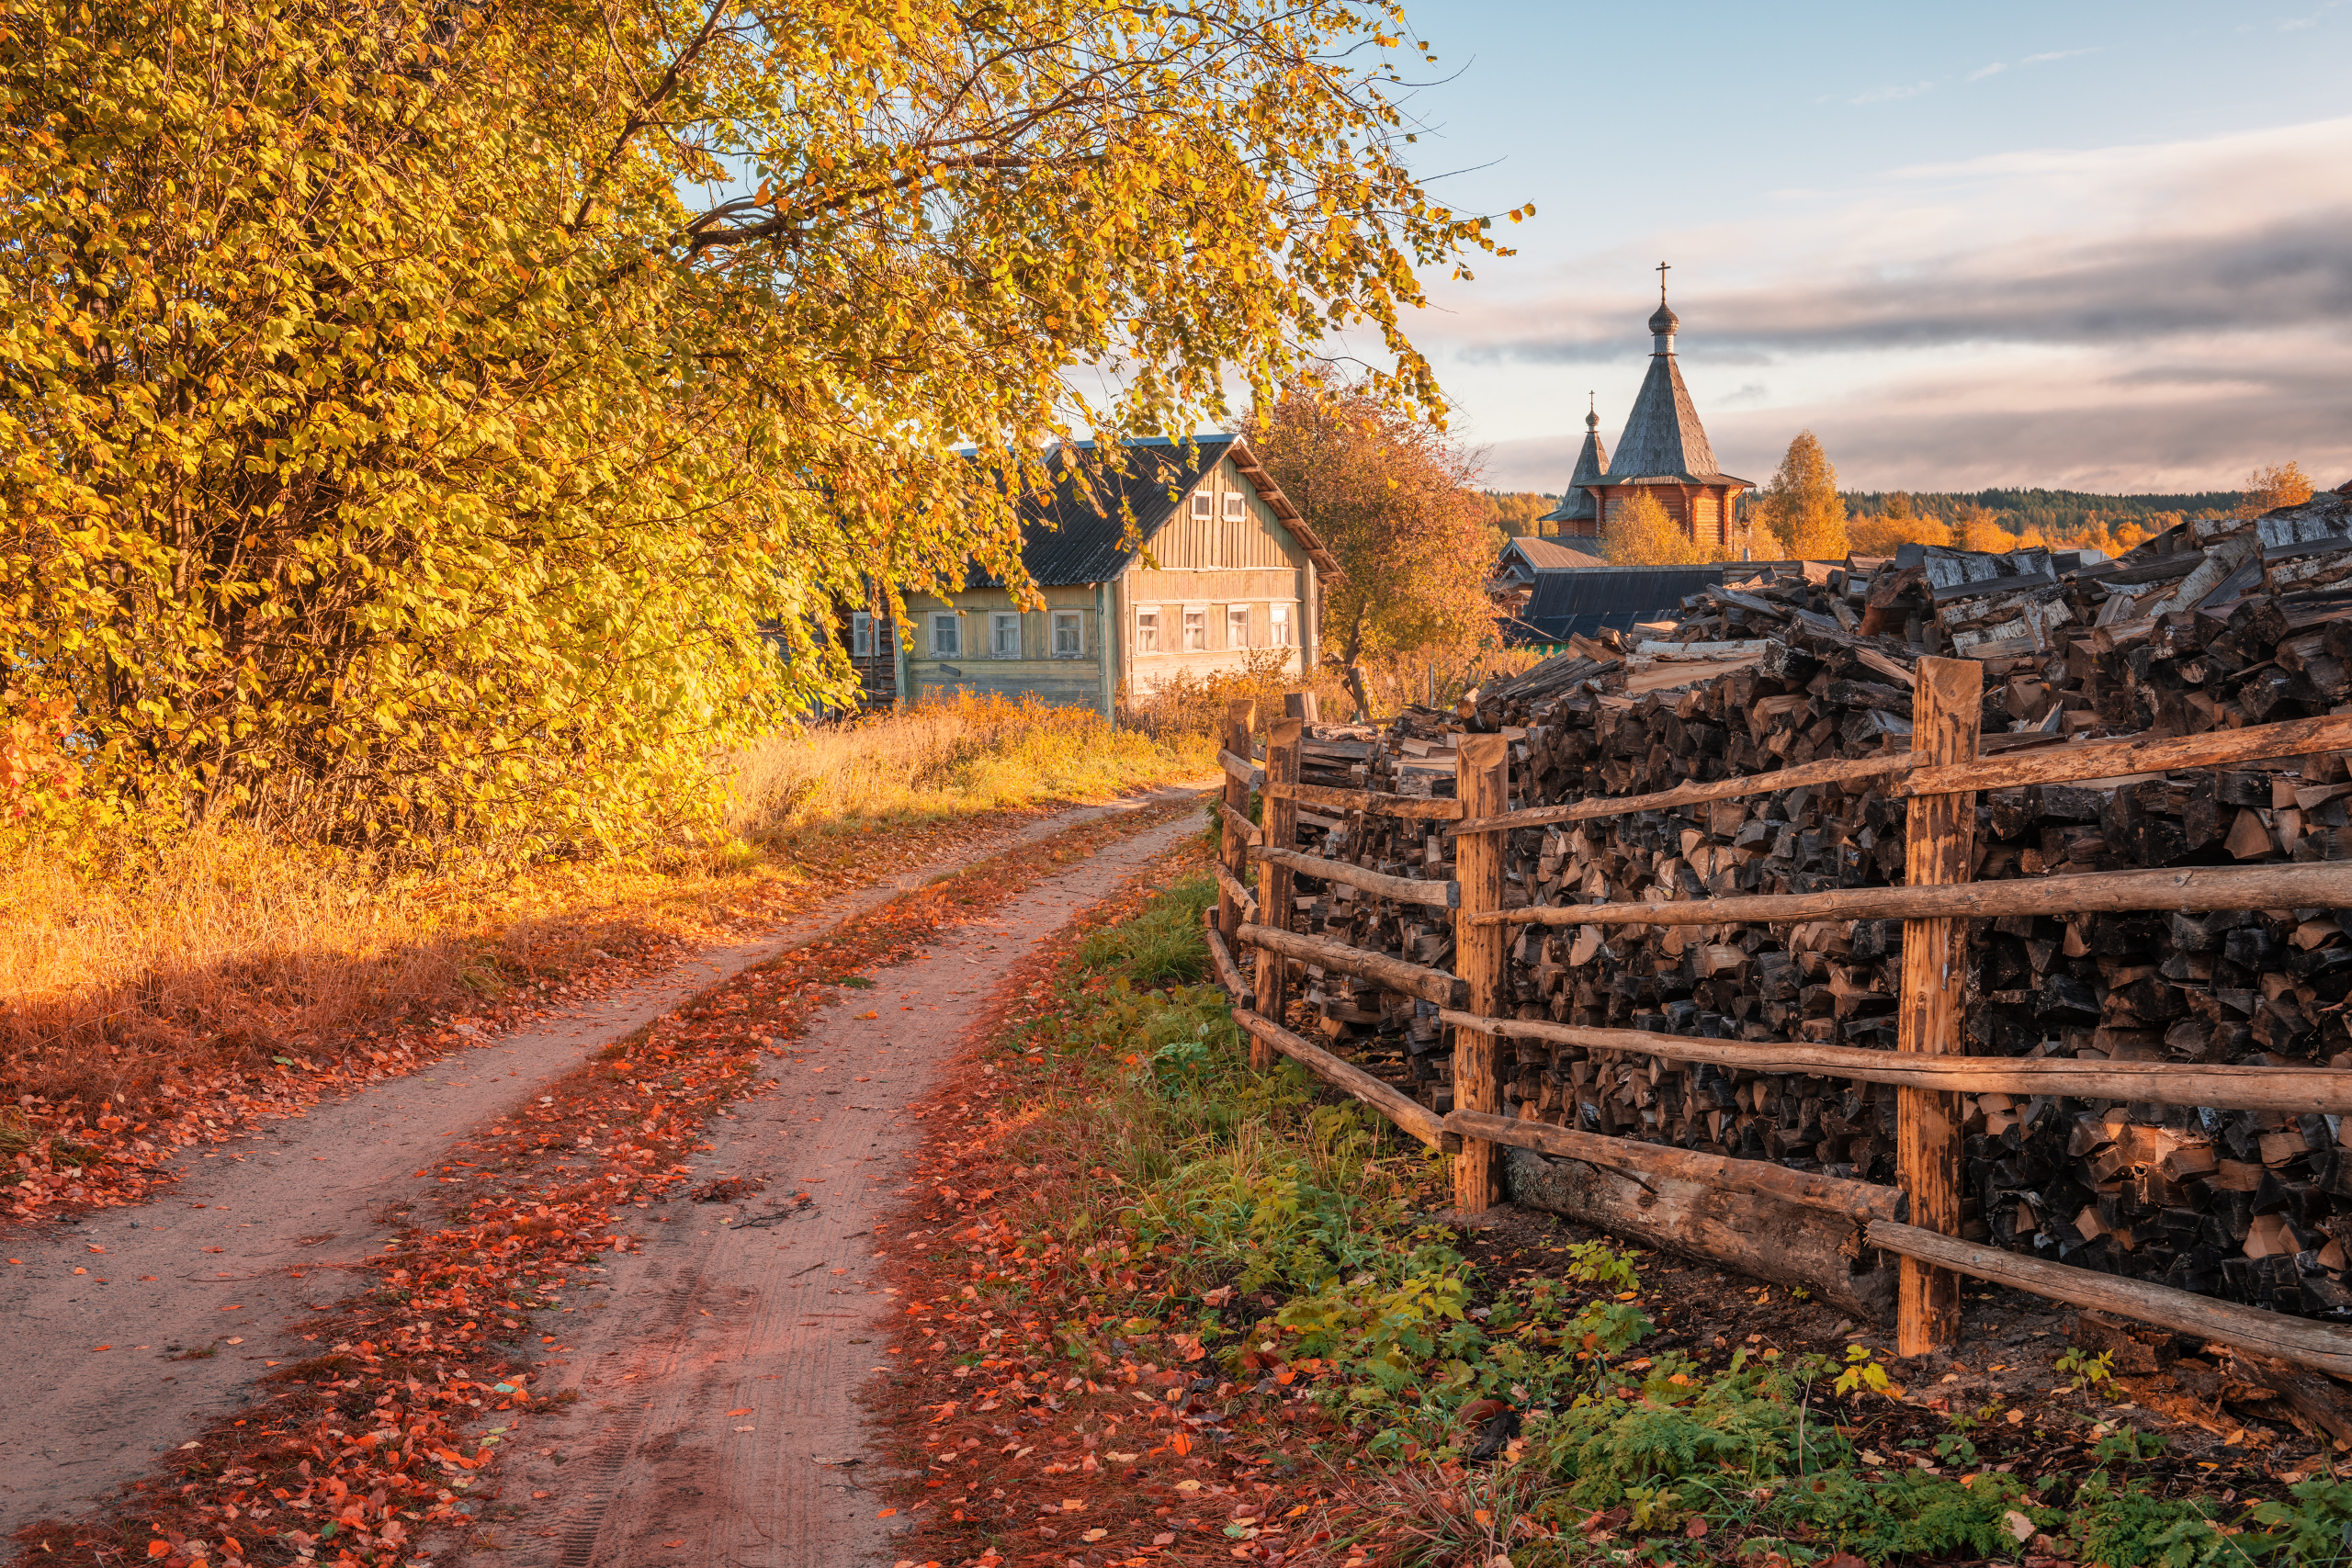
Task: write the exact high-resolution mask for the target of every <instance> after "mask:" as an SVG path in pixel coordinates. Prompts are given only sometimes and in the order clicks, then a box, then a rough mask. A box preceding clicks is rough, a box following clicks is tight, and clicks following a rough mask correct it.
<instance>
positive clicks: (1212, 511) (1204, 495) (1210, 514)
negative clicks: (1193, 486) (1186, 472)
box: [1190, 485, 1216, 523]
mask: <svg viewBox="0 0 2352 1568" xmlns="http://www.w3.org/2000/svg"><path fill="white" fill-rule="evenodd" d="M1190 515H1191V517H1192V519H1193V522H1195V523H1206V522H1208V521H1210V520H1211V519H1212V518H1214V517H1216V501H1215V500H1213V499H1211V494H1210V491H1209V489H1208V487H1207V486H1206V485H1204V486H1202V487H1201V488H1200V489H1199V490H1196V491H1193V505H1192V510H1191V513H1190Z"/></svg>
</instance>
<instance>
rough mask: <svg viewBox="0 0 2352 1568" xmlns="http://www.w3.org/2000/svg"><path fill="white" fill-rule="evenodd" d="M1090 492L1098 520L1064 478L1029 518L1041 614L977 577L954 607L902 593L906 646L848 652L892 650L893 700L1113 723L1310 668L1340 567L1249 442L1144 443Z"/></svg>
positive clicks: (900, 641) (1027, 554)
mask: <svg viewBox="0 0 2352 1568" xmlns="http://www.w3.org/2000/svg"><path fill="white" fill-rule="evenodd" d="M1094 492H1095V495H1096V497H1097V498H1098V499H1099V502H1100V505H1099V506H1098V505H1097V504H1095V503H1094V502H1089V501H1087V500H1085V499H1082V498H1080V496H1079V495H1078V493H1077V491H1076V489H1075V486H1074V483H1073V481H1072V480H1071V479H1069V478H1065V479H1063V480H1062V481H1061V483H1060V484H1059V486H1058V487H1057V489H1056V491H1055V492H1054V494H1053V496H1052V498H1051V499H1050V501H1039V502H1032V503H1031V509H1030V513H1029V515H1027V516H1025V517H1024V518H1023V525H1022V547H1021V558H1022V563H1023V566H1024V567H1025V568H1026V569H1027V570H1028V573H1029V578H1030V581H1031V582H1032V583H1034V584H1035V588H1036V590H1037V592H1038V593H1039V595H1041V596H1042V597H1043V599H1044V600H1045V603H1044V604H1043V605H1042V606H1039V607H1036V608H1028V607H1024V606H1023V605H1022V604H1018V603H1017V602H1016V601H1015V599H1014V597H1013V593H1012V590H1011V589H1009V588H1007V587H1006V586H1004V585H1003V584H1001V583H1000V582H997V581H994V580H992V579H990V578H989V577H987V576H986V575H984V574H978V573H976V574H975V576H974V578H973V580H972V581H971V583H970V585H969V586H967V588H965V589H964V590H963V591H962V592H957V593H956V594H954V595H953V596H952V597H940V596H933V595H930V594H910V595H909V596H908V599H907V617H908V622H909V629H910V632H911V634H912V635H911V636H910V637H898V638H891V637H888V630H889V628H888V627H887V626H885V627H876V626H872V625H871V623H868V624H867V626H865V628H864V630H863V632H861V630H860V629H859V628H858V627H857V626H855V625H853V626H852V628H851V637H852V642H853V648H854V647H855V646H856V640H857V638H858V637H860V636H861V635H864V636H868V637H878V638H883V639H885V640H887V641H888V642H889V643H891V644H892V645H893V646H894V647H895V649H896V655H895V658H896V668H895V670H894V671H892V677H893V678H892V689H893V691H894V692H895V694H897V695H898V697H899V700H900V701H913V702H919V701H921V700H922V699H923V698H925V697H931V696H940V695H945V694H953V693H956V692H982V693H986V692H994V693H1000V694H1004V695H1006V696H1023V695H1034V696H1036V697H1039V698H1042V699H1044V700H1045V701H1047V702H1051V703H1057V704H1063V705H1070V706H1079V707H1091V708H1094V709H1096V710H1098V711H1100V712H1102V713H1103V714H1104V715H1105V716H1109V715H1110V714H1111V713H1112V712H1113V710H1114V704H1115V702H1116V700H1117V697H1118V694H1119V693H1120V691H1121V690H1122V689H1125V690H1127V691H1129V692H1131V693H1134V694H1144V693H1148V692H1149V691H1150V690H1151V689H1152V688H1153V687H1155V686H1157V685H1159V684H1160V683H1161V682H1165V681H1167V680H1168V679H1170V677H1171V676H1174V675H1175V674H1177V673H1178V672H1180V671H1182V672H1186V673H1190V674H1192V675H1195V676H1204V675H1211V674H1215V673H1216V672H1217V671H1223V670H1231V669H1238V668H1239V667H1240V666H1241V665H1242V664H1243V663H1244V662H1245V661H1246V660H1248V659H1249V657H1250V654H1251V652H1252V651H1253V650H1262V649H1285V650H1288V654H1289V659H1290V660H1291V663H1290V668H1292V669H1293V670H1295V671H1300V672H1302V673H1303V672H1304V671H1306V670H1310V669H1312V668H1313V667H1314V664H1315V659H1316V649H1317V609H1318V604H1319V601H1320V597H1321V596H1320V593H1319V592H1318V589H1319V586H1320V584H1321V583H1322V581H1324V579H1325V578H1326V577H1335V576H1337V575H1338V574H1339V565H1338V563H1337V562H1336V561H1334V560H1333V559H1332V558H1331V556H1330V553H1329V551H1328V550H1326V549H1325V548H1324V547H1323V543H1322V541H1321V540H1319V539H1317V537H1316V536H1315V534H1314V531H1313V530H1312V529H1311V528H1309V527H1308V526H1307V525H1306V520H1305V519H1304V518H1302V517H1301V516H1300V515H1299V513H1298V509H1297V508H1296V507H1295V506H1293V505H1292V504H1291V503H1290V501H1289V499H1288V498H1287V497H1285V496H1284V495H1283V492H1282V491H1281V490H1280V489H1279V488H1277V487H1276V485H1275V484H1274V481H1273V479H1272V478H1271V477H1270V476H1269V475H1268V474H1267V472H1266V470H1265V468H1264V466H1263V465H1262V464H1261V463H1260V462H1259V460H1258V456H1257V454H1256V453H1254V452H1252V451H1251V450H1250V446H1249V444H1248V443H1247V442H1245V441H1243V440H1242V439H1241V438H1240V437H1239V436H1235V435H1206V436H1203V437H1201V438H1200V439H1199V440H1198V441H1196V442H1194V443H1193V444H1191V445H1190V446H1186V445H1184V444H1182V443H1178V442H1172V441H1167V440H1149V441H1138V442H1135V443H1132V444H1131V445H1130V446H1129V447H1128V450H1127V453H1126V466H1125V471H1124V472H1120V473H1103V474H1099V475H1098V477H1097V479H1095V483H1094ZM1121 502H1125V507H1126V509H1127V510H1129V511H1132V513H1133V514H1134V519H1135V524H1136V527H1135V530H1134V533H1133V535H1132V536H1130V534H1129V530H1128V525H1127V520H1126V518H1125V517H1124V516H1123V515H1121ZM865 646H868V647H874V648H876V649H879V648H880V647H881V646H882V643H881V642H869V643H867V644H866V645H865Z"/></svg>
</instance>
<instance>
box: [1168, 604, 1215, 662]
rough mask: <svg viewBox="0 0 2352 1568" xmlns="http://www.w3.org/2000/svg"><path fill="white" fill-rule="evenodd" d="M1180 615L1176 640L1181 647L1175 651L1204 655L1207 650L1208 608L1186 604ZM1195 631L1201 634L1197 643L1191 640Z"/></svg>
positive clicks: (1203, 605)
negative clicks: (1179, 642)
mask: <svg viewBox="0 0 2352 1568" xmlns="http://www.w3.org/2000/svg"><path fill="white" fill-rule="evenodd" d="M1182 615H1183V618H1182V620H1180V621H1178V622H1177V623H1176V624H1177V626H1178V628H1179V629H1178V633H1177V636H1178V639H1179V640H1180V641H1181V642H1182V644H1183V646H1182V647H1181V648H1179V649H1177V650H1176V651H1177V652H1179V653H1206V652H1207V651H1208V650H1209V607H1208V606H1207V605H1206V604H1187V605H1185V606H1184V607H1183V611H1182ZM1196 631H1197V632H1199V633H1200V634H1201V640H1200V641H1199V642H1197V643H1196V642H1194V641H1193V633H1194V632H1196Z"/></svg>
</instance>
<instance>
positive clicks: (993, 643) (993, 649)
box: [989, 610, 1021, 659]
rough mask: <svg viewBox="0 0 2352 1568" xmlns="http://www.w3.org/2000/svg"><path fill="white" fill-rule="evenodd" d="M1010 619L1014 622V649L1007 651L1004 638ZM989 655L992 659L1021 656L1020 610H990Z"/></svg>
mask: <svg viewBox="0 0 2352 1568" xmlns="http://www.w3.org/2000/svg"><path fill="white" fill-rule="evenodd" d="M1008 621H1010V622H1011V623H1012V652H1010V653H1007V652H1006V651H1005V650H1004V640H1003V634H1004V630H1005V623H1006V622H1008ZM1020 657H1021V612H1020V611H1018V610H990V611H989V658H990V659H1018V658H1020Z"/></svg>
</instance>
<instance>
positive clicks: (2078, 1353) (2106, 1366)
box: [2058, 1349, 2115, 1393]
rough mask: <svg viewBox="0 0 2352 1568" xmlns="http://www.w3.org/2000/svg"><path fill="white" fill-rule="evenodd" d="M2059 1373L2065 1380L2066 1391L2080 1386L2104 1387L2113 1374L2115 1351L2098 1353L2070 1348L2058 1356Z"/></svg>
mask: <svg viewBox="0 0 2352 1568" xmlns="http://www.w3.org/2000/svg"><path fill="white" fill-rule="evenodd" d="M2058 1371H2059V1374H2060V1375H2061V1376H2063V1377H2064V1378H2065V1379H2066V1380H2067V1382H2066V1392H2067V1393H2074V1392H2075V1390H2077V1389H2082V1388H2104V1387H2105V1386H2107V1383H2108V1382H2109V1379H2111V1378H2112V1377H2113V1376H2114V1374H2115V1352H2114V1351H2112V1350H2101V1351H2100V1352H2099V1353H2098V1355H2096V1356H2093V1355H2089V1354H2086V1352H2084V1351H2083V1350H2080V1349H2070V1350H2067V1351H2066V1352H2065V1353H2064V1354H2063V1355H2061V1356H2060V1357H2059V1358H2058Z"/></svg>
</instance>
